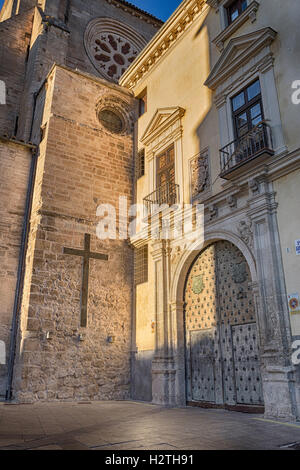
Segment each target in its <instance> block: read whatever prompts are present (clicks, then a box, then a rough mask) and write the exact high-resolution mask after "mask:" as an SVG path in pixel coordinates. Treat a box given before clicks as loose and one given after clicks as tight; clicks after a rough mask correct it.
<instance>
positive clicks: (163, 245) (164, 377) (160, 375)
mask: <svg viewBox="0 0 300 470" xmlns="http://www.w3.org/2000/svg"><path fill="white" fill-rule="evenodd" d="M152 248H153V251H152V256H153V260H154V266H155V308H156V312H155V316H156V338H155V355H154V359H153V361H152V401H153V403H155V404H159V405H165V406H175V404H176V398H175V396H176V393H175V376H176V369H175V360H174V354H173V340H172V328H173V326H172V315H171V314H170V311H171V310H170V308H169V305H168V291H169V278H170V277H169V249H168V242H167V241H166V240H158V241H155V242H154V243H153V245H152Z"/></svg>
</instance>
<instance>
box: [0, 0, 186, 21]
mask: <svg viewBox="0 0 300 470" xmlns="http://www.w3.org/2000/svg"><path fill="white" fill-rule="evenodd" d="M129 2H130V3H133V4H134V5H136V6H137V7H139V8H141V9H142V10H146V11H148V12H149V13H151V14H152V15H154V16H157V17H158V18H161V19H162V20H164V21H165V20H167V19H168V18H169V16H171V14H172V13H173V11H175V10H176V8H177V7H178V5H179V4H180V3H181V0H129ZM3 3H4V0H0V9H1V8H2V5H3Z"/></svg>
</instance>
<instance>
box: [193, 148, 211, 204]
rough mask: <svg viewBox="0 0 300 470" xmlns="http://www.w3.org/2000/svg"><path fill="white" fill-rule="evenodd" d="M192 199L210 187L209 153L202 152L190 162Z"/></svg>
mask: <svg viewBox="0 0 300 470" xmlns="http://www.w3.org/2000/svg"><path fill="white" fill-rule="evenodd" d="M190 168H191V186H192V198H193V199H194V198H196V197H197V196H199V194H201V193H202V192H203V191H205V190H206V189H208V187H209V163H208V152H207V151H205V152H202V153H201V154H200V155H198V156H197V157H195V158H193V159H192V160H191V162H190Z"/></svg>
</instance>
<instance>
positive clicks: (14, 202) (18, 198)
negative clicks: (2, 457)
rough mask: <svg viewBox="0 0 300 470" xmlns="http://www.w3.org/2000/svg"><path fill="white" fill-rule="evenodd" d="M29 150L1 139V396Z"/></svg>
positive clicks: (28, 167) (4, 386)
mask: <svg viewBox="0 0 300 470" xmlns="http://www.w3.org/2000/svg"><path fill="white" fill-rule="evenodd" d="M31 158H32V156H31V150H30V149H28V148H26V147H23V146H21V145H17V144H14V143H8V142H4V141H1V140H0V341H3V342H4V343H5V350H6V361H5V362H6V364H0V399H3V397H4V396H5V391H6V383H7V380H6V376H7V362H8V352H9V346H10V328H11V324H12V313H13V305H14V295H15V289H16V280H17V271H18V261H19V253H20V242H21V234H22V228H23V221H24V210H25V200H26V192H27V185H28V175H29V169H30V163H31Z"/></svg>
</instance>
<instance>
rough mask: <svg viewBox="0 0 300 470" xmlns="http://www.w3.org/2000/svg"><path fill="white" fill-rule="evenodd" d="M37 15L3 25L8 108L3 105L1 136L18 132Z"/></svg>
mask: <svg viewBox="0 0 300 470" xmlns="http://www.w3.org/2000/svg"><path fill="white" fill-rule="evenodd" d="M33 13H34V10H30V11H27V12H26V13H23V14H21V15H18V16H15V17H13V18H10V19H9V20H6V21H4V22H2V23H0V80H2V81H3V82H4V83H5V85H6V105H0V135H4V134H7V135H9V136H12V135H14V133H15V127H16V119H17V116H18V114H19V111H20V102H21V98H22V93H23V89H24V80H25V73H26V59H27V48H28V46H29V44H30V36H31V30H32V21H33Z"/></svg>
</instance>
